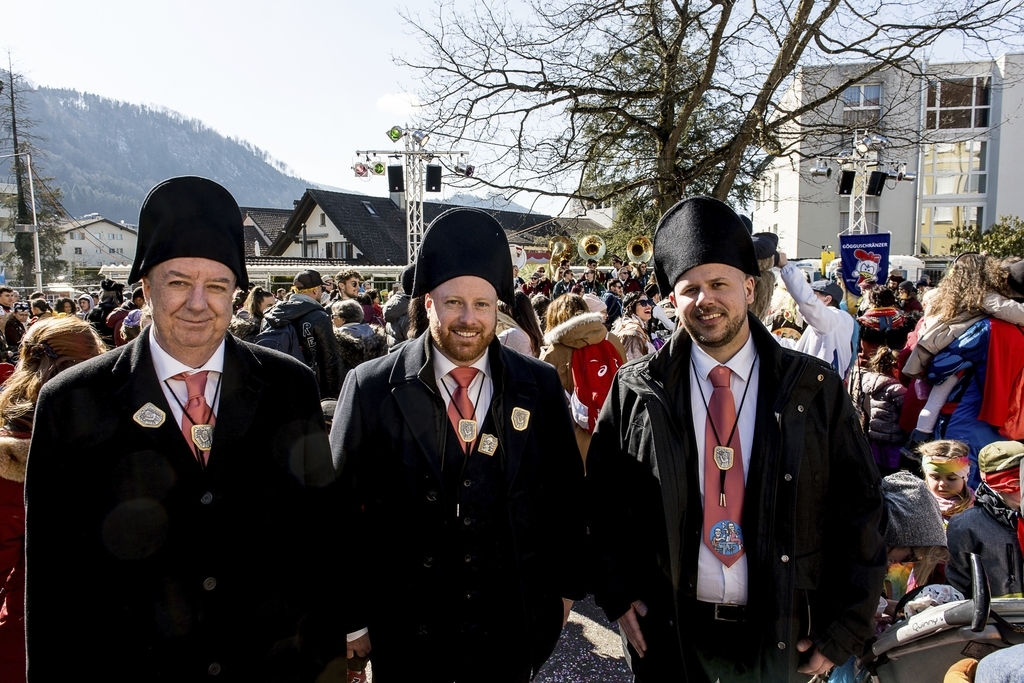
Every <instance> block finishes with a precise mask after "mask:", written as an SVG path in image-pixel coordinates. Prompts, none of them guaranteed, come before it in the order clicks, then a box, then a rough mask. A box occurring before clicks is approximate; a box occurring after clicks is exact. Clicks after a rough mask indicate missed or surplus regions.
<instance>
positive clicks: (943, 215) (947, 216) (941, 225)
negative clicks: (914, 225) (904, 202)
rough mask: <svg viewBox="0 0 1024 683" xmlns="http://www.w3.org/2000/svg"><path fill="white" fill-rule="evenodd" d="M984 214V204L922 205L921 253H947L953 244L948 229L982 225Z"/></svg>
mask: <svg viewBox="0 0 1024 683" xmlns="http://www.w3.org/2000/svg"><path fill="white" fill-rule="evenodd" d="M984 215H985V207H984V206H977V205H975V206H970V205H966V206H961V205H956V204H931V205H926V206H924V207H923V210H922V211H921V232H920V238H921V243H920V248H921V254H923V255H926V256H933V255H940V254H949V252H950V249H951V247H952V244H953V241H952V240H951V239H949V230H950V229H951V228H954V227H955V228H962V227H964V226H968V227H971V228H976V227H978V226H982V227H984V225H985V222H984Z"/></svg>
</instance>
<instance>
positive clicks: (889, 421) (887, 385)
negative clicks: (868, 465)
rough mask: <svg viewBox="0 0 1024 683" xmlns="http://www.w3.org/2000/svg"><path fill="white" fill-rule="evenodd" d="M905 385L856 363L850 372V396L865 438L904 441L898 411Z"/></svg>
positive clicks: (881, 441) (878, 440)
mask: <svg viewBox="0 0 1024 683" xmlns="http://www.w3.org/2000/svg"><path fill="white" fill-rule="evenodd" d="M906 394H907V388H906V387H905V386H903V385H902V384H900V382H899V380H897V379H894V378H892V377H887V376H885V375H882V374H880V373H877V372H871V371H870V370H865V369H864V368H862V367H861V366H859V365H856V366H854V368H853V370H851V371H850V397H851V398H852V399H853V407H854V408H855V409H856V410H857V415H858V416H859V417H860V423H861V426H862V427H863V428H864V433H865V434H867V435H868V440H869V441H871V442H872V443H879V444H903V443H905V442H906V440H907V435H906V433H904V431H903V430H902V429H901V428H900V414H901V412H902V411H903V399H904V397H905V396H906Z"/></svg>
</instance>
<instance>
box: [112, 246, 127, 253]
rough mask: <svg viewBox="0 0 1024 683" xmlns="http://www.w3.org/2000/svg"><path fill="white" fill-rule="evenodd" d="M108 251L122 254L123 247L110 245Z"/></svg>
mask: <svg viewBox="0 0 1024 683" xmlns="http://www.w3.org/2000/svg"><path fill="white" fill-rule="evenodd" d="M110 253H111V254H123V253H124V249H122V248H121V247H110Z"/></svg>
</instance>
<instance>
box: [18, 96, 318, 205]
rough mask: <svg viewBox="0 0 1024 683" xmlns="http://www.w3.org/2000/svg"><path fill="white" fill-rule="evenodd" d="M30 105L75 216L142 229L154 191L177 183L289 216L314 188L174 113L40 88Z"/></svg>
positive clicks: (50, 167)
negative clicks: (197, 183) (211, 184)
mask: <svg viewBox="0 0 1024 683" xmlns="http://www.w3.org/2000/svg"><path fill="white" fill-rule="evenodd" d="M25 97H26V99H27V102H28V105H29V112H30V115H31V117H32V118H33V119H35V120H36V121H37V126H36V128H35V129H34V130H33V131H32V132H33V133H34V134H35V135H37V136H39V137H40V138H42V141H41V142H40V143H39V146H40V147H41V148H42V149H43V150H44V151H45V156H44V157H43V158H42V159H40V162H41V164H42V165H43V172H44V173H45V175H47V176H53V177H54V178H55V184H56V185H57V186H59V187H60V188H62V190H63V191H64V199H63V204H64V206H65V208H67V210H68V211H69V212H70V213H71V214H72V215H74V216H81V215H83V214H86V213H92V212H97V213H99V214H101V215H102V216H104V217H105V218H109V219H111V220H115V221H120V220H123V221H125V222H128V223H135V222H137V221H138V217H139V207H140V206H141V205H142V200H143V199H144V198H145V196H146V193H147V192H148V191H149V190H150V188H152V187H153V185H155V184H156V183H157V182H159V181H161V180H164V179H166V178H170V177H172V176H177V175H201V176H205V177H208V178H212V179H213V180H216V181H217V182H219V183H221V184H223V185H224V186H225V187H226V188H228V190H230V191H231V193H232V194H233V195H234V197H235V199H236V200H237V201H238V203H239V204H240V205H242V206H262V207H268V208H271V207H273V208H287V209H290V208H291V207H292V201H293V200H295V199H298V198H299V197H301V196H302V193H303V191H304V190H305V188H307V187H315V185H313V184H312V183H309V182H307V181H305V180H302V179H301V178H296V177H294V176H292V175H290V174H289V173H288V167H287V166H286V165H285V164H283V163H282V162H279V161H277V160H275V159H273V158H272V157H271V156H270V155H269V154H267V153H266V152H264V151H262V150H260V149H259V148H257V147H255V146H253V145H251V144H249V143H247V142H244V141H241V140H236V139H231V138H227V137H224V136H223V135H221V134H220V133H217V132H216V131H214V130H212V129H210V128H207V127H206V126H205V125H203V123H202V122H201V121H198V120H196V119H189V118H186V117H183V116H181V115H180V114H177V113H175V112H171V111H167V110H161V109H155V108H152V107H146V106H140V105H134V104H126V103H124V102H118V101H115V100H111V99H107V98H104V97H100V96H98V95H92V94H89V93H80V92H78V91H75V90H64V89H54V88H44V87H40V88H35V89H34V90H30V91H27V92H26V93H25Z"/></svg>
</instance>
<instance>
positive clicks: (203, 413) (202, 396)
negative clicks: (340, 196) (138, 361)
mask: <svg viewBox="0 0 1024 683" xmlns="http://www.w3.org/2000/svg"><path fill="white" fill-rule="evenodd" d="M208 374H209V371H208V370H203V371H202V372H194V373H192V374H188V373H185V372H182V373H179V374H177V375H175V376H174V377H172V378H171V379H178V380H182V381H183V382H185V389H186V390H187V391H188V401H187V402H186V403H185V406H184V410H183V411H182V415H181V433H182V435H183V436H184V437H185V443H187V444H188V445H189V448H191V449H192V452H193V453H194V454H195V456H196V459H199V457H200V456H202V459H203V464H204V465H205V464H206V463H207V462H208V461H209V459H210V450H209V449H208V448H207V449H200V448H199V446H198V445H197V444H196V442H195V441H194V440H193V438H192V435H193V434H192V425H193V424H197V425H210V427H211V428H212V427H213V424H214V422H216V420H215V419H214V415H213V410H212V409H211V408H210V404H208V403H207V402H206V379H207V375H208ZM190 417H191V419H190ZM192 420H195V422H194V423H193V422H192ZM211 435H212V432H211Z"/></svg>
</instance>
